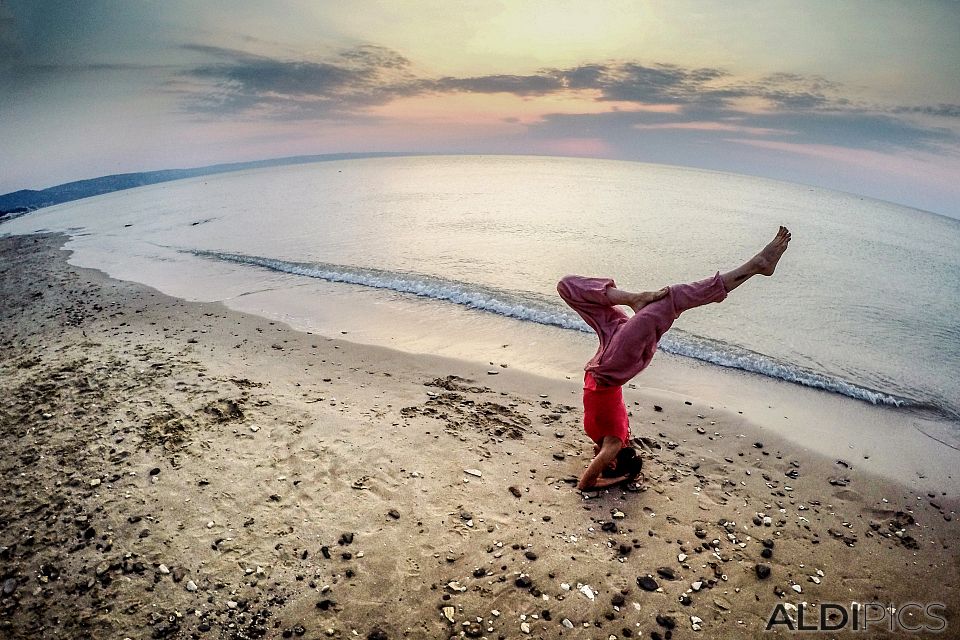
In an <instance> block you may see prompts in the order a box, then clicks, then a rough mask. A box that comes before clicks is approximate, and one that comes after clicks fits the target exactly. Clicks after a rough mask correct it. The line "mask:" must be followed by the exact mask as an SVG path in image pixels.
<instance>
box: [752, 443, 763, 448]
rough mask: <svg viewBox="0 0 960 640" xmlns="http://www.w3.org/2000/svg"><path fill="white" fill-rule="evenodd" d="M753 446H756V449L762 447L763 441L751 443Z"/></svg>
mask: <svg viewBox="0 0 960 640" xmlns="http://www.w3.org/2000/svg"><path fill="white" fill-rule="evenodd" d="M753 446H754V447H756V448H757V449H763V443H762V442H754V443H753Z"/></svg>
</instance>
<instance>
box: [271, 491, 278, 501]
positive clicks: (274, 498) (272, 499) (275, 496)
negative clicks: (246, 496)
mask: <svg viewBox="0 0 960 640" xmlns="http://www.w3.org/2000/svg"><path fill="white" fill-rule="evenodd" d="M270 501H271V502H280V496H279V495H277V494H276V493H272V494H270Z"/></svg>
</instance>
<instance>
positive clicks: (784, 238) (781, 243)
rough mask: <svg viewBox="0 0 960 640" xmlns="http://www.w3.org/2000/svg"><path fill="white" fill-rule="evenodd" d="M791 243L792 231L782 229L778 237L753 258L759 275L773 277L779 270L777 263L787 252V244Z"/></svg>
mask: <svg viewBox="0 0 960 640" xmlns="http://www.w3.org/2000/svg"><path fill="white" fill-rule="evenodd" d="M789 242H790V230H789V229H787V228H786V227H780V230H779V231H777V235H776V237H774V239H773V240H771V241H770V244H768V245H767V246H765V247H764V248H763V250H762V251H761V252H760V253H758V254H757V255H756V256H754V258H753V263H754V266H755V267H756V269H757V273H759V274H761V275H765V276H772V275H773V272H774V271H775V270H776V269H777V262H779V261H780V256H782V255H783V252H784V251H786V250H787V244H788V243H789Z"/></svg>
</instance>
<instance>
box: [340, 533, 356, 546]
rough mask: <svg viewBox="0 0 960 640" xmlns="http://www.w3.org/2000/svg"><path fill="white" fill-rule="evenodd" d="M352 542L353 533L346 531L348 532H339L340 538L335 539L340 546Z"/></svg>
mask: <svg viewBox="0 0 960 640" xmlns="http://www.w3.org/2000/svg"><path fill="white" fill-rule="evenodd" d="M352 542H353V534H352V533H349V532H348V533H341V534H340V539H339V540H337V544H339V545H341V546H342V545H348V544H351V543H352Z"/></svg>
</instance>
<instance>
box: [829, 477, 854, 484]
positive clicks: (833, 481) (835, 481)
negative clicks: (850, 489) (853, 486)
mask: <svg viewBox="0 0 960 640" xmlns="http://www.w3.org/2000/svg"><path fill="white" fill-rule="evenodd" d="M827 482H829V483H830V484H831V485H833V486H835V487H845V486H847V485H848V484H850V478H847V477H845V476H831V477H829V478H827Z"/></svg>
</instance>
